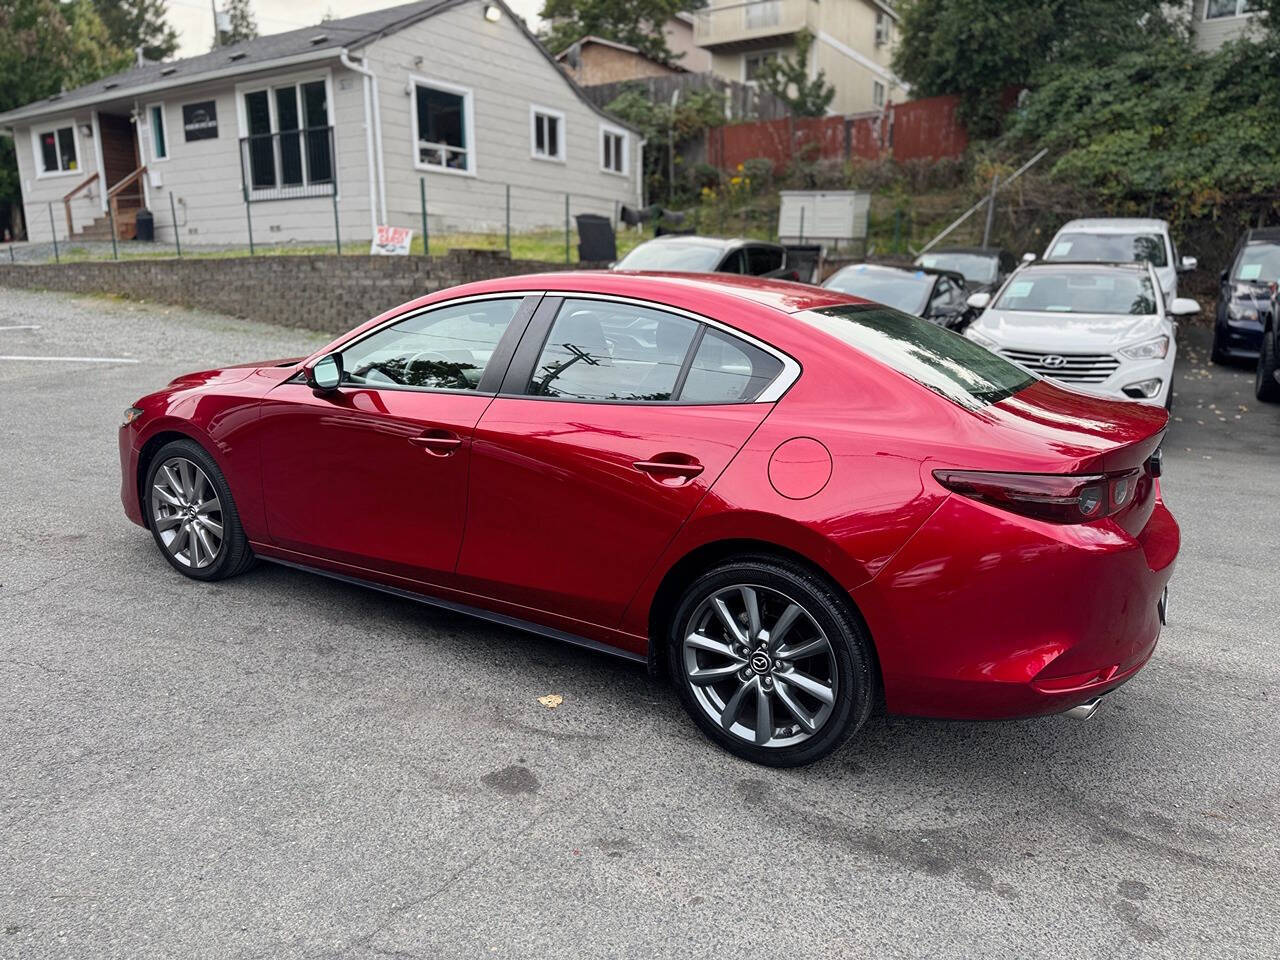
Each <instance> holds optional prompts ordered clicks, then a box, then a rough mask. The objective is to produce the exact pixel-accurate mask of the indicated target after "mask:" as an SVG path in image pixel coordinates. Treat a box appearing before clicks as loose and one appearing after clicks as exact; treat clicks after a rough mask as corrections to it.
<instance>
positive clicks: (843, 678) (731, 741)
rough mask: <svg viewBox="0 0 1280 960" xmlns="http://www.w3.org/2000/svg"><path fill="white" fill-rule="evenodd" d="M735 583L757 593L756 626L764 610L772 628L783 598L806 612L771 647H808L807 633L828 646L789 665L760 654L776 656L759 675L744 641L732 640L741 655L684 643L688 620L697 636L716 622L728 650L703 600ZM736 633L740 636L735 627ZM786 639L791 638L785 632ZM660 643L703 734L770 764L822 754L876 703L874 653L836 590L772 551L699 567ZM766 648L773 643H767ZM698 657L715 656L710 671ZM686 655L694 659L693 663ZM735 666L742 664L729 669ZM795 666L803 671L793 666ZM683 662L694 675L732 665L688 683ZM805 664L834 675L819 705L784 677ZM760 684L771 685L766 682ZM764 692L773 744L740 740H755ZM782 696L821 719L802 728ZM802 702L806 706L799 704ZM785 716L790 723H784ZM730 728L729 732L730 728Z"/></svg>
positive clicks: (807, 669)
mask: <svg viewBox="0 0 1280 960" xmlns="http://www.w3.org/2000/svg"><path fill="white" fill-rule="evenodd" d="M743 586H749V587H750V588H751V590H752V593H753V594H754V595H756V596H757V598H758V601H757V605H758V610H759V614H758V616H757V620H758V621H759V622H761V623H765V622H769V618H770V617H771V616H772V617H774V621H772V622H774V624H775V625H776V622H777V620H778V619H779V618H777V616H776V614H777V611H778V610H779V608H782V609H786V608H787V606H788V604H795V605H798V606H799V607H801V608H802V610H803V611H804V613H805V614H807V615H808V617H807V618H804V619H802V618H801V617H800V616H795V617H793V618H792V620H791V623H792V624H793V625H792V626H791V627H790V628H788V632H787V633H786V635H785V636H784V637H783V642H782V643H781V645H780V647H778V648H776V649H777V650H778V651H786V650H788V649H790V650H794V651H799V649H800V648H802V647H805V646H806V645H807V644H806V642H805V641H806V640H807V643H808V644H813V643H814V642H820V641H821V640H823V639H825V640H826V641H827V644H826V646H825V647H823V649H822V652H821V653H820V654H813V655H812V656H810V657H808V658H802V659H798V660H795V661H794V662H788V661H787V660H786V659H783V658H781V657H776V656H775V655H774V654H769V653H767V654H766V658H765V659H767V660H768V659H770V656H774V659H771V660H770V662H769V672H768V673H765V672H764V671H763V669H760V670H759V671H758V672H752V671H756V670H757V668H756V667H755V666H753V664H755V663H756V657H755V656H754V655H748V654H746V651H745V648H743V647H741V646H738V647H736V649H737V650H738V651H739V652H738V653H737V654H732V655H731V654H723V653H720V652H713V653H704V652H703V651H702V650H701V649H699V650H690V649H689V648H687V647H686V643H685V639H686V637H689V635H690V634H691V633H695V627H697V626H698V625H699V624H705V625H704V626H703V627H702V628H701V629H698V630H696V632H697V633H699V634H705V633H707V632H709V631H710V629H711V628H712V627H714V628H715V629H718V630H719V631H721V632H720V633H719V634H718V635H717V638H716V642H717V643H723V642H724V641H725V640H728V641H729V643H728V645H729V646H730V647H734V643H733V640H732V638H731V637H730V634H729V631H728V628H727V627H725V626H723V620H722V619H719V618H715V619H711V620H707V619H705V618H708V617H713V614H710V613H708V612H707V611H708V609H710V608H709V607H708V604H712V605H713V604H714V599H713V598H716V597H717V595H727V596H730V597H732V596H733V595H734V594H733V591H735V590H740V588H741V587H743ZM746 621H747V614H746V612H745V608H744V611H743V612H742V613H741V614H739V615H738V616H737V619H736V620H735V622H738V623H739V624H740V626H745V624H746ZM797 625H798V626H797ZM744 632H745V633H749V631H744ZM761 635H764V634H763V633H762V634H761ZM734 636H739V637H740V635H738V634H735V635H734ZM791 637H796V638H797V639H790V638H791ZM667 644H668V654H669V658H668V662H669V663H670V667H671V676H672V679H673V680H674V681H675V684H676V689H677V690H678V692H679V695H680V700H681V702H682V703H683V704H684V706H685V709H686V710H687V711H688V712H689V715H690V716H691V717H692V718H693V721H694V722H695V723H696V724H697V725H698V726H699V727H700V728H701V729H702V731H703V732H704V733H705V734H706V735H707V736H708V737H709V738H710V739H711V740H713V741H715V742H716V743H718V744H719V745H720V746H722V747H724V748H725V749H726V750H728V751H729V752H730V753H733V754H736V755H737V756H739V757H742V758H743V759H744V760H750V761H751V762H753V763H759V764H764V765H766V766H771V767H795V766H800V765H802V764H806V763H812V762H814V761H815V760H818V759H820V758H822V757H824V756H826V755H827V754H829V753H831V752H832V751H833V750H835V749H836V748H838V747H839V746H840V745H841V744H843V743H844V742H845V741H846V740H848V739H849V737H851V736H852V735H853V734H854V733H855V732H856V731H857V730H858V728H859V727H861V726H862V724H863V723H864V722H865V721H866V719H867V716H868V714H870V712H871V707H872V704H873V703H874V701H875V694H876V676H877V672H876V667H875V657H874V653H873V651H872V646H871V640H870V638H869V637H868V636H867V634H866V631H865V629H864V628H863V626H862V624H861V622H860V621H859V619H858V617H857V615H856V614H855V612H854V611H853V610H852V608H851V606H850V604H849V601H848V600H847V599H846V598H844V597H842V596H841V594H840V591H838V590H836V589H835V588H834V587H832V586H831V585H830V584H828V583H827V582H826V580H824V579H823V578H822V577H821V576H819V575H817V574H816V573H814V572H813V571H812V570H810V569H808V568H806V567H804V566H803V565H801V564H798V563H792V562H790V561H786V560H781V559H777V558H772V557H756V556H749V557H740V558H737V559H734V560H731V561H728V562H726V563H723V564H721V565H719V566H717V567H715V568H713V569H711V570H709V571H707V572H706V573H704V574H702V575H701V576H700V577H698V578H697V579H696V580H695V581H694V582H693V583H692V584H690V585H689V587H688V588H687V589H686V590H685V592H684V594H683V596H682V597H681V599H680V603H679V604H678V605H677V607H676V612H675V615H674V616H673V617H672V619H671V623H670V624H669V625H668V629H667ZM769 647H770V649H771V650H773V649H774V648H773V647H772V645H769ZM757 650H759V648H757ZM785 655H786V654H785V653H784V656H785ZM704 657H710V658H720V659H719V661H717V662H716V665H715V666H712V667H710V668H709V669H708V668H707V664H704V662H703V658H704ZM688 658H692V660H693V667H692V668H690V666H689V660H688ZM710 662H711V661H707V663H710ZM739 663H740V664H741V669H740V670H738V669H737V667H736V665H737V664H739ZM801 666H803V667H804V670H801ZM815 666H816V668H817V669H816V671H814V668H815ZM690 669H692V670H693V671H694V672H696V673H702V674H703V676H704V677H706V676H708V675H710V674H712V673H723V671H724V670H726V669H734V670H735V671H736V672H734V673H733V674H731V675H725V676H724V678H723V679H722V680H718V681H716V682H715V683H714V684H712V683H708V682H707V681H706V680H705V679H704V680H703V682H701V683H699V684H697V685H696V686H695V684H694V682H693V681H691V680H690ZM775 670H776V672H775ZM811 671H814V672H816V673H818V674H820V675H821V676H820V678H819V679H822V680H824V681H825V680H827V679H830V680H832V681H833V682H832V683H831V685H830V687H829V688H828V693H830V692H831V691H834V693H833V694H832V695H831V699H832V702H831V703H829V704H824V703H823V702H822V701H820V700H818V699H815V698H811V697H810V695H809V694H808V692H807V690H806V689H805V688H803V687H796V686H792V685H791V683H792V681H788V680H786V677H788V676H793V677H794V676H797V675H799V676H801V678H802V679H805V680H812V679H813V673H812V672H811ZM748 675H749V676H748ZM775 678H776V679H775ZM766 682H767V683H768V684H769V685H768V686H767V687H766ZM744 687H750V688H751V689H750V692H745V693H741V694H738V695H737V696H736V697H735V696H734V694H736V693H738V691H739V690H741V689H742V688H744ZM766 691H768V693H766ZM797 691H798V692H797ZM762 695H765V696H769V697H771V702H772V703H773V704H774V706H773V707H771V708H770V709H771V711H774V712H770V713H768V714H763V716H768V717H769V718H770V719H771V720H772V721H773V722H772V723H771V724H770V726H769V728H767V729H769V731H770V732H769V734H768V735H767V736H766V737H765V740H766V742H768V741H772V745H759V743H758V742H756V741H753V740H751V739H747V738H746V735H747V733H748V732H751V734H752V736H753V737H755V738H756V740H758V739H759V737H758V735H757V734H755V732H754V731H755V729H756V728H758V727H759V726H760V725H759V723H758V722H757V718H759V717H761V716H762V714H759V713H756V712H755V711H756V710H757V709H759V698H760V697H761V696H762ZM784 697H785V698H786V699H784ZM700 698H701V699H700ZM735 700H736V702H737V703H738V704H739V705H740V709H739V710H738V711H737V712H736V713H735V714H734V716H733V717H731V718H730V719H729V721H728V722H729V723H730V727H729V729H726V727H725V725H724V723H725V721H724V719H723V718H724V715H725V714H726V713H728V712H729V709H730V706H731V704H733V703H734V702H735ZM787 700H789V701H790V702H791V703H795V704H797V705H798V706H800V707H801V713H806V712H807V713H808V717H809V722H814V721H815V720H818V719H819V718H821V722H820V725H817V726H816V729H814V730H813V731H812V732H808V731H806V730H805V728H804V726H803V725H802V724H801V722H800V714H797V713H795V712H794V711H792V710H791V709H790V707H788V706H787ZM714 701H718V704H719V711H720V712H719V715H720V717H721V720H720V721H717V719H716V718H715V716H714V715H713V714H714V713H715V712H716V710H717V703H716V702H714ZM806 707H809V708H813V709H812V711H806V709H805V708H806ZM744 715H746V720H747V721H749V722H750V726H751V730H750V731H748V729H747V727H748V724H747V723H745V722H739V718H741V717H743V716H744ZM779 721H781V722H779ZM787 721H791V722H790V723H789V724H788V722H787ZM734 730H737V732H736V733H735V732H733V731H734ZM775 733H776V734H777V735H776V736H775ZM798 738H802V739H798Z"/></svg>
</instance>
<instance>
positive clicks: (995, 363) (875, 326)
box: [797, 304, 1036, 409]
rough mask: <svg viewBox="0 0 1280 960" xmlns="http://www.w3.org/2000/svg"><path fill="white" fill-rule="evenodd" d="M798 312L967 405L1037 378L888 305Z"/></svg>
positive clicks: (996, 398) (982, 402) (1009, 392)
mask: <svg viewBox="0 0 1280 960" xmlns="http://www.w3.org/2000/svg"><path fill="white" fill-rule="evenodd" d="M797 316H798V317H799V318H800V319H802V320H805V321H806V322H808V323H810V324H812V325H814V326H815V327H818V328H819V329H820V330H823V331H825V332H826V333H829V334H831V335H833V336H835V337H838V338H839V339H841V340H843V341H844V342H845V343H847V344H849V346H851V347H854V348H856V349H858V350H860V351H862V352H863V353H865V354H867V355H868V356H870V357H873V358H875V359H876V360H879V361H880V362H881V363H883V364H885V365H886V366H889V367H892V368H893V369H894V370H897V371H898V372H899V373H902V374H905V375H906V376H908V377H910V378H911V379H912V380H915V381H916V382H917V383H919V384H921V385H922V386H925V387H928V388H929V389H930V390H932V391H934V392H935V393H939V394H941V395H942V396H944V397H946V398H947V399H948V400H952V401H954V402H955V403H958V404H960V405H961V406H963V407H968V408H970V409H977V408H980V407H985V406H987V405H988V404H992V403H998V402H999V401H1001V400H1004V399H1005V398H1006V397H1011V396H1013V395H1014V394H1015V393H1017V392H1018V391H1019V390H1022V389H1024V388H1026V387H1028V386H1030V385H1031V384H1032V383H1034V382H1035V379H1036V378H1035V377H1034V376H1032V375H1031V374H1029V373H1027V371H1025V370H1023V369H1022V368H1021V367H1019V366H1016V365H1014V364H1012V363H1010V362H1009V361H1008V360H1005V359H1004V358H1003V357H999V356H997V355H996V354H994V353H992V352H991V351H989V350H987V349H986V348H985V347H980V346H978V344H976V343H974V342H973V341H972V340H966V339H965V338H964V337H962V336H960V335H959V334H955V333H952V332H951V331H950V330H947V329H945V328H943V327H940V326H938V325H937V324H933V323H930V322H929V321H927V320H921V319H920V318H919V317H913V316H911V315H909V314H906V313H902V312H900V311H898V310H891V309H889V308H888V307H881V306H876V305H874V304H848V305H844V306H838V307H821V308H818V309H816V310H809V311H805V312H804V313H800V314H797Z"/></svg>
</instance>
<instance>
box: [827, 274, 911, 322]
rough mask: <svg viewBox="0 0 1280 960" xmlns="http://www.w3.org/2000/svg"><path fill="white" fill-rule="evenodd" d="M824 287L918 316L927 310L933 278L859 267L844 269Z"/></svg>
mask: <svg viewBox="0 0 1280 960" xmlns="http://www.w3.org/2000/svg"><path fill="white" fill-rule="evenodd" d="M823 286H825V287H829V288H830V289H832V290H839V291H840V292H841V293H850V294H853V295H854V296H855V297H862V298H863V299H864V300H873V301H875V302H876V303H883V304H885V305H886V306H889V307H893V308H894V309H895V310H905V311H906V312H907V313H919V312H920V311H921V310H923V309H924V304H925V300H926V299H927V298H928V296H929V290H930V289H931V288H932V287H933V277H931V276H930V275H929V274H927V273H924V272H923V271H920V272H917V273H906V272H901V273H900V272H898V271H896V270H894V271H887V270H877V269H876V268H874V267H868V266H866V265H865V264H860V265H858V266H854V267H845V268H844V269H843V270H841V271H840V272H839V273H837V274H836V275H835V276H833V277H832V278H831V279H829V280H828V281H827V282H826V283H825V284H823Z"/></svg>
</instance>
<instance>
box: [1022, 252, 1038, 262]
mask: <svg viewBox="0 0 1280 960" xmlns="http://www.w3.org/2000/svg"><path fill="white" fill-rule="evenodd" d="M1022 262H1023V263H1035V262H1036V255H1035V254H1034V253H1024V254H1023V255H1022Z"/></svg>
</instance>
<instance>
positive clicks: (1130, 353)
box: [1120, 337, 1169, 360]
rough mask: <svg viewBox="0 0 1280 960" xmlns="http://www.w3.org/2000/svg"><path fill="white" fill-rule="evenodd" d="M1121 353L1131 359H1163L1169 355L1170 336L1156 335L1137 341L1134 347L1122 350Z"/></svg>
mask: <svg viewBox="0 0 1280 960" xmlns="http://www.w3.org/2000/svg"><path fill="white" fill-rule="evenodd" d="M1120 355H1121V356H1122V357H1128V358H1129V359H1130V360H1161V359H1163V358H1164V357H1166V356H1168V355H1169V338H1168V337H1156V338H1155V339H1153V340H1144V341H1142V343H1135V344H1134V345H1133V346H1132V347H1125V348H1124V349H1123V350H1121V351H1120Z"/></svg>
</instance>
